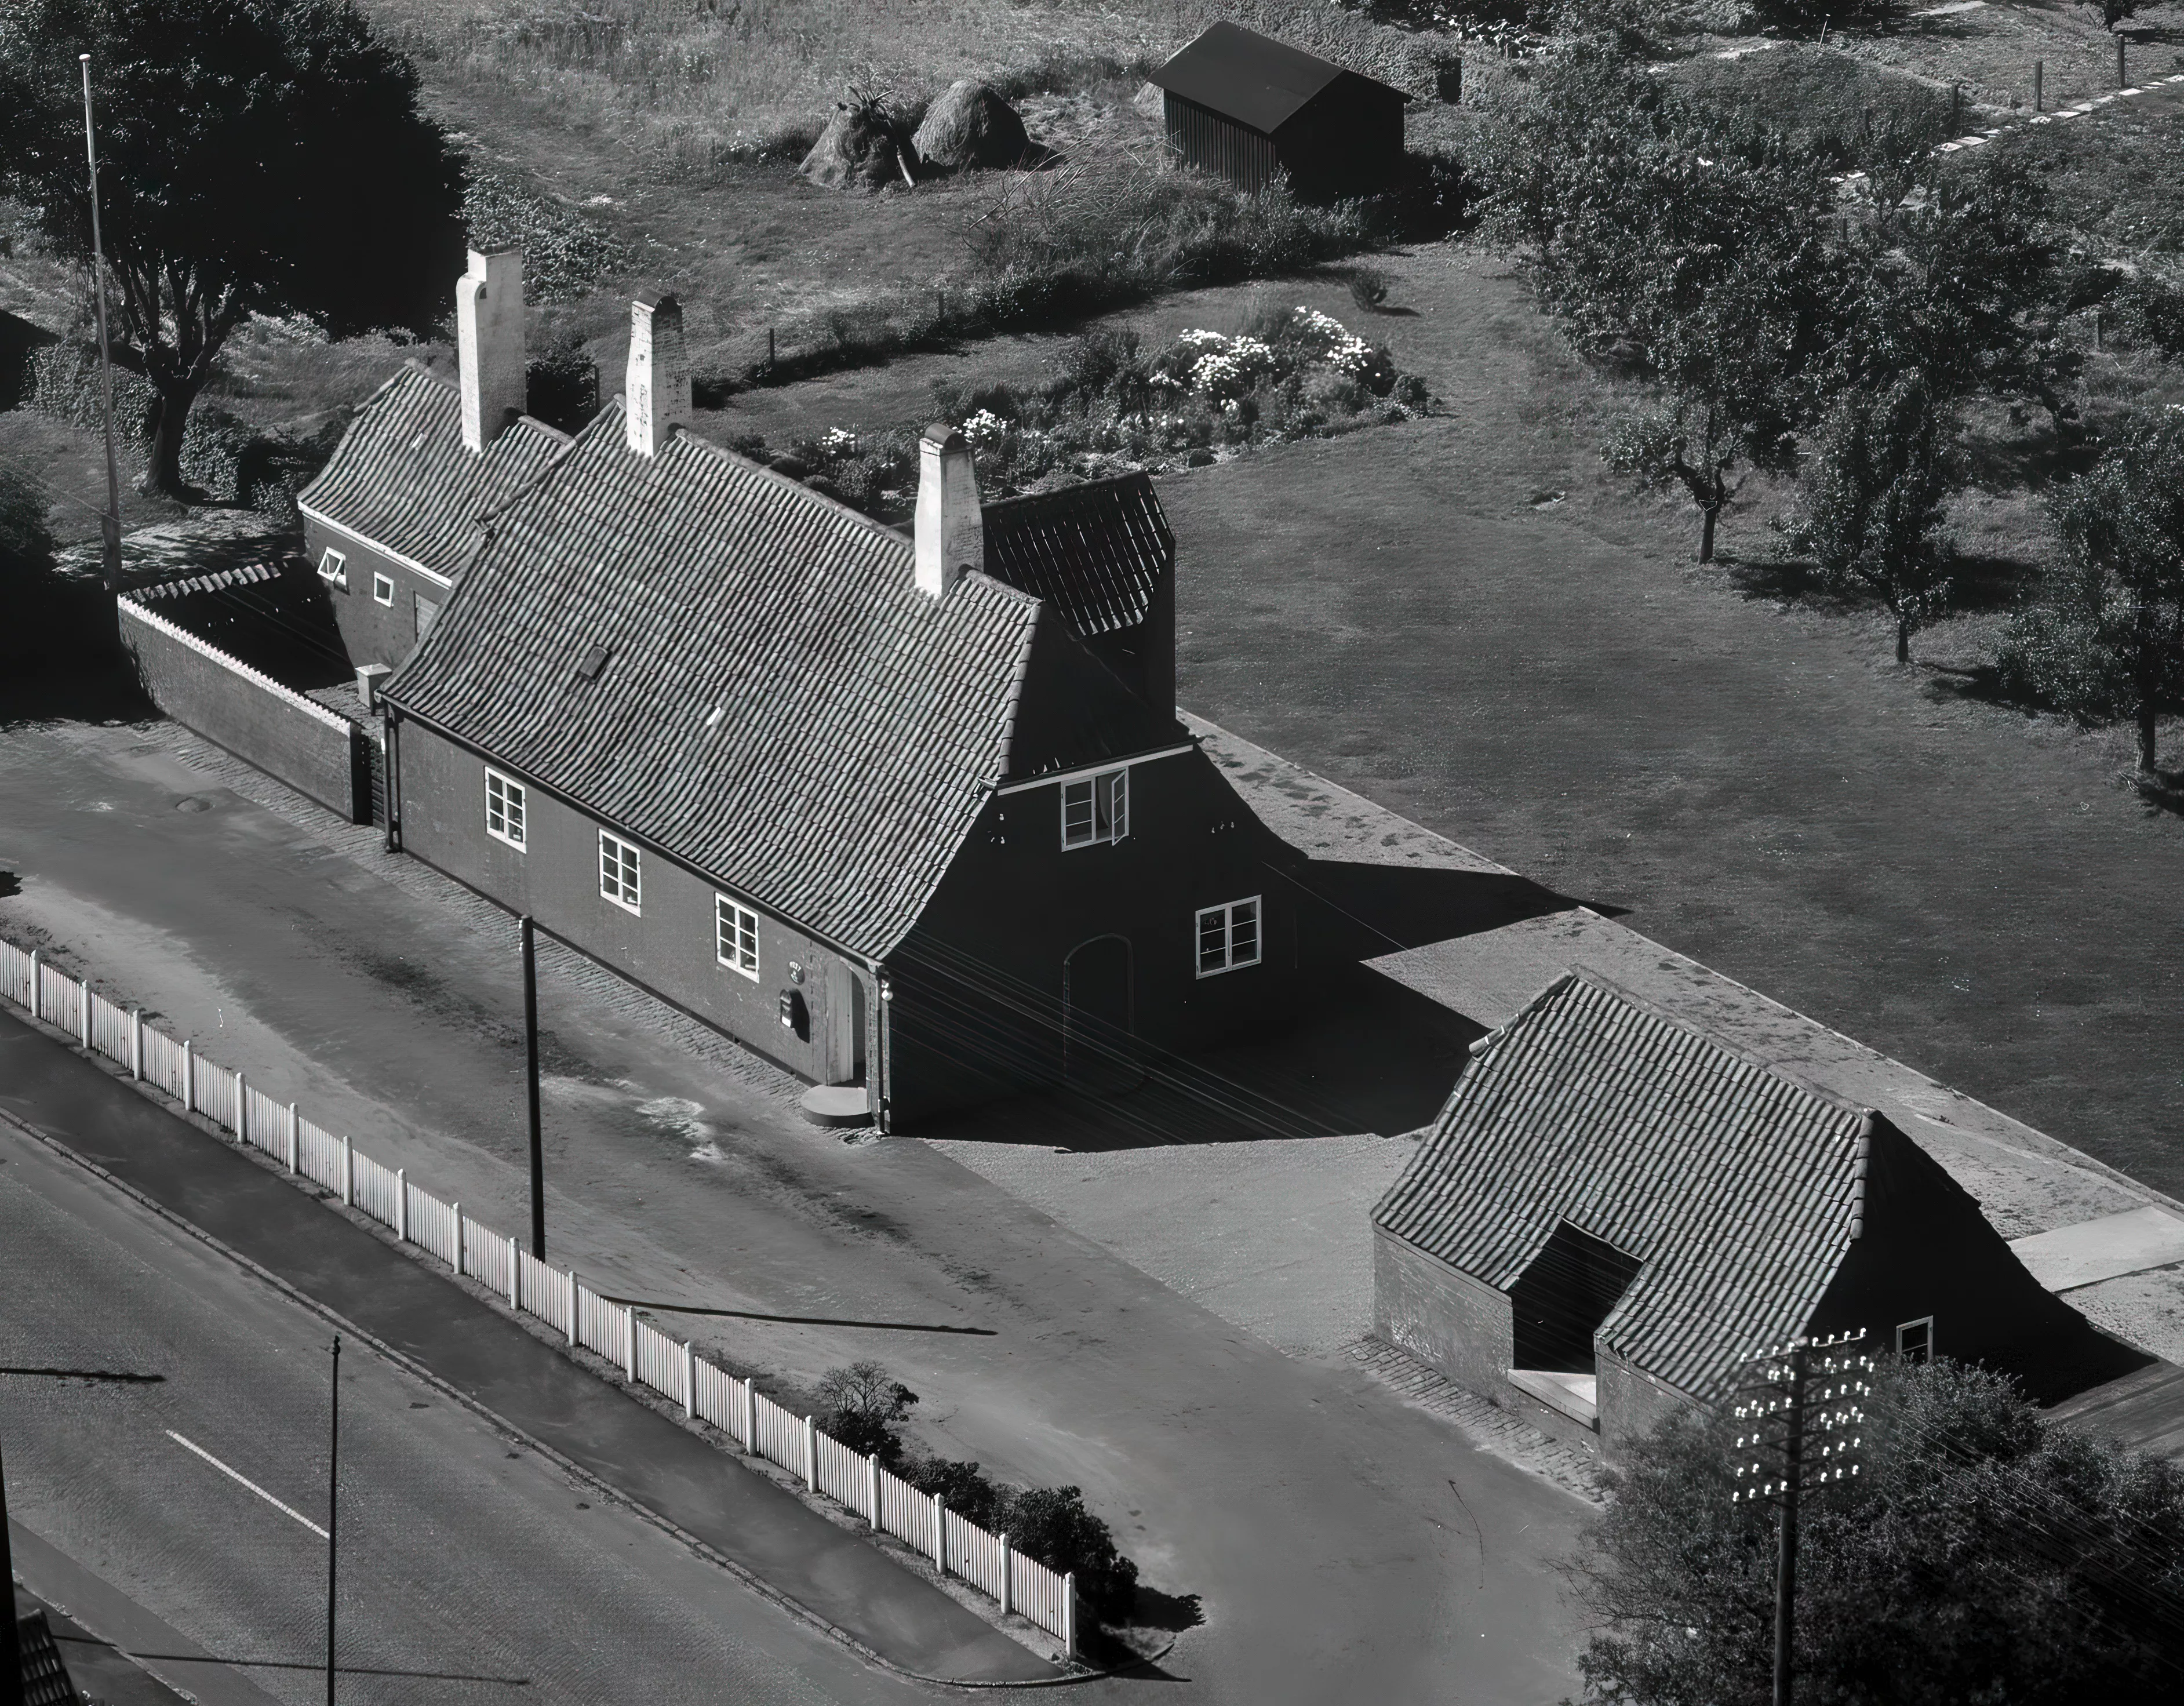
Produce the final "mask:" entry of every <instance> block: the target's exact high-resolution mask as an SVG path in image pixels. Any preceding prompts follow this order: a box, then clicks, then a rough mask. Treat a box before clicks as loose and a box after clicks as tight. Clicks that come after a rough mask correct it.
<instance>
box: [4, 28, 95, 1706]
mask: <svg viewBox="0 0 2184 1706" xmlns="http://www.w3.org/2000/svg"><path fill="white" fill-rule="evenodd" d="M76 63H77V64H79V65H81V67H82V68H83V153H84V159H85V160H86V162H87V163H88V164H89V166H90V168H91V281H92V291H91V294H92V302H93V303H95V304H97V309H98V371H99V376H100V378H101V379H102V380H103V382H104V384H105V387H106V513H105V515H103V516H101V517H100V518H99V533H100V536H101V538H102V539H103V543H104V545H105V558H106V589H107V591H109V592H110V593H118V592H120V590H121V469H120V465H119V464H118V463H117V462H116V461H115V460H114V351H113V348H112V347H111V346H110V345H109V343H108V341H107V335H106V242H105V239H104V237H103V236H102V235H101V233H100V231H99V225H98V132H97V128H96V127H95V126H94V125H93V124H92V114H91V55H90V54H88V53H79V54H77V55H76ZM8 1638H9V1639H10V1640H11V1641H12V1640H13V1639H14V1636H13V1634H12V1633H11V1634H10V1636H9V1637H8ZM18 1686H20V1684H19V1685H18Z"/></svg>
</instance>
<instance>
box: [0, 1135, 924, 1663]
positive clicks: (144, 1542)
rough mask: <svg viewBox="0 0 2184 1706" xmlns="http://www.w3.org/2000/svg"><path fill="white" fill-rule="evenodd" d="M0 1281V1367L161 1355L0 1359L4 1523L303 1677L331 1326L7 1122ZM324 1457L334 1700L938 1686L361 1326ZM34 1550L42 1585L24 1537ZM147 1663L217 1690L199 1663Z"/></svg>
mask: <svg viewBox="0 0 2184 1706" xmlns="http://www.w3.org/2000/svg"><path fill="white" fill-rule="evenodd" d="M0 1296H5V1297H6V1299H7V1304H6V1308H5V1313H4V1316H0V1368H4V1369H25V1368H35V1369H85V1370H91V1371H96V1372H101V1373H106V1374H126V1375H133V1376H155V1377H157V1378H156V1379H146V1380H54V1379H51V1378H26V1377H24V1376H21V1375H11V1374H4V1373H0V1430H4V1437H5V1441H6V1450H7V1468H8V1494H9V1498H10V1503H11V1508H12V1510H13V1512H14V1516H15V1518H16V1519H18V1521H20V1523H21V1524H22V1525H24V1526H25V1527H26V1528H28V1529H30V1530H32V1531H33V1532H34V1533H35V1534H36V1535H37V1536H42V1537H43V1538H44V1539H45V1540H46V1541H47V1542H51V1543H52V1544H53V1546H55V1547H58V1549H59V1550H60V1551H61V1552H63V1553H65V1554H67V1555H68V1556H69V1557H70V1558H73V1559H75V1561H76V1562H78V1563H79V1564H81V1565H82V1566H83V1567H84V1568H85V1569H88V1570H90V1571H91V1572H92V1574H93V1575H96V1576H97V1577H98V1578H99V1579H100V1580H101V1581H103V1583H105V1584H106V1585H108V1586H109V1587H110V1588H111V1589H113V1590H114V1591H116V1592H119V1593H121V1594H124V1595H126V1596H127V1597H129V1598H130V1599H131V1600H133V1601H134V1602H136V1603H137V1604H139V1605H141V1606H142V1607H143V1608H147V1609H148V1611H149V1612H151V1613H152V1614H153V1615H155V1616H156V1617H158V1618H159V1619H162V1620H164V1621H165V1622H166V1623H167V1624H168V1625H170V1627H171V1628H173V1629H174V1630H176V1631H181V1633H182V1634H183V1635H185V1636H187V1637H188V1638H189V1640H191V1641H192V1642H195V1643H197V1644H198V1646H199V1647H202V1648H203V1649H204V1650H205V1651H206V1652H208V1653H210V1654H212V1655H213V1656H214V1658H216V1659H220V1660H222V1661H225V1663H226V1666H227V1667H229V1669H230V1670H231V1671H240V1673H241V1674H242V1675H243V1676H244V1677H245V1678H247V1679H248V1682H249V1683H250V1684H252V1685H254V1687H255V1689H257V1690H261V1691H263V1695H264V1696H270V1698H274V1699H278V1700H283V1701H291V1702H296V1703H302V1702H304V1701H307V1700H317V1699H320V1698H323V1693H322V1690H323V1686H324V1682H323V1673H322V1672H321V1671H320V1670H318V1669H317V1667H318V1666H319V1665H320V1664H321V1663H322V1661H323V1653H324V1647H323V1639H324V1617H325V1599H324V1584H325V1572H326V1549H325V1543H324V1542H323V1541H322V1540H320V1537H319V1536H318V1535H317V1534H315V1533H314V1532H313V1531H312V1530H311V1529H310V1528H309V1527H308V1526H306V1524H307V1523H312V1524H317V1525H320V1526H323V1525H324V1524H325V1521H326V1510H327V1503H326V1406H327V1374H328V1367H329V1359H328V1357H327V1354H326V1352H327V1342H328V1340H329V1337H330V1330H329V1329H328V1328H327V1326H326V1324H325V1323H324V1322H323V1321H322V1320H320V1319H319V1318H318V1317H317V1316H316V1315H315V1314H313V1313H310V1312H309V1311H307V1310H305V1309H304V1308H303V1307H300V1306H299V1305H298V1304H296V1303H294V1302H291V1301H290V1300H289V1299H287V1297H285V1296H282V1295H281V1293H279V1292H278V1291H275V1290H274V1289H273V1288H272V1287H270V1286H268V1285H265V1284H264V1283H263V1282H262V1281H260V1280H257V1279H256V1278H254V1277H253V1276H252V1275H250V1274H248V1273H247V1272H246V1271H244V1270H242V1269H241V1268H237V1266H235V1265H234V1264H233V1263H231V1262H229V1261H228V1260H227V1259H226V1258H225V1257H222V1256H220V1254H218V1253H217V1252H214V1251H213V1250H211V1249H210V1248H209V1246H205V1245H204V1244H203V1243H201V1242H200V1241H199V1240H196V1239H195V1238H192V1237H190V1236H188V1235H185V1234H182V1233H180V1232H178V1231H177V1230H175V1229H174V1228H172V1227H171V1226H170V1225H169V1224H166V1223H165V1222H164V1221H162V1220H161V1219H159V1218H158V1217H157V1216H154V1215H153V1214H151V1213H148V1211H146V1210H144V1209H142V1207H138V1206H137V1205H136V1204H135V1203H134V1202H132V1201H130V1200H129V1199H128V1198H126V1197H125V1196H123V1195H122V1194H120V1192H118V1191H115V1190H112V1189H111V1188H110V1187H109V1186H108V1185H105V1184H104V1183H103V1181H100V1180H98V1179H96V1178H94V1177H93V1176H92V1175H91V1174H86V1173H85V1172H83V1171H82V1170H81V1169H80V1168H76V1167H75V1166H74V1165H73V1164H71V1163H70V1162H66V1161H64V1160H62V1159H60V1158H59V1157H57V1156H55V1155H54V1154H53V1151H50V1150H48V1149H47V1148H46V1147H45V1146H43V1145H42V1144H39V1143H37V1142H36V1141H34V1140H30V1139H27V1138H25V1137H23V1136H22V1135H20V1134H19V1133H17V1132H15V1131H14V1130H13V1129H10V1128H8V1127H5V1126H0ZM176 1436H180V1439H178V1438H177V1437H176ZM181 1440H187V1441H189V1442H190V1443H191V1445H193V1446H195V1447H198V1451H195V1452H193V1451H192V1450H191V1449H189V1448H188V1447H186V1446H184V1445H183V1444H182V1443H181ZM199 1452H203V1453H208V1454H209V1456H210V1457H211V1458H217V1459H219V1461H220V1463H222V1464H225V1465H226V1466H227V1468H228V1469H231V1470H232V1471H234V1475H239V1476H242V1477H243V1478H245V1479H247V1480H249V1481H252V1482H253V1483H255V1485H256V1487H257V1488H258V1489H259V1490H261V1491H253V1490H251V1489H250V1488H248V1487H245V1486H242V1485H241V1484H240V1483H239V1482H238V1480H236V1479H235V1478H234V1477H233V1476H231V1475H229V1474H227V1473H224V1472H223V1470H222V1469H220V1468H219V1467H216V1466H215V1465H214V1463H211V1462H209V1461H208V1459H207V1457H206V1456H203V1455H200V1454H199ZM342 1463H343V1499H342V1507H341V1523H340V1532H341V1591H340V1595H339V1613H340V1620H341V1634H340V1645H339V1653H340V1669H341V1672H342V1675H341V1679H340V1691H341V1692H340V1698H341V1699H342V1700H343V1702H344V1703H349V1706H367V1703H371V1702H388V1703H393V1702H403V1703H409V1706H415V1703H431V1706H442V1703H446V1706H454V1703H458V1702H460V1703H471V1702H475V1703H480V1706H483V1703H493V1706H509V1703H515V1702H526V1701H538V1702H543V1701H549V1700H565V1701H569V1702H571V1703H584V1706H593V1703H603V1702H612V1701H630V1702H637V1701H645V1702H655V1701H662V1700H673V1701H693V1702H696V1701H722V1702H728V1701H733V1702H738V1703H741V1702H767V1703H774V1702H778V1703H783V1706H788V1703H796V1706H805V1703H813V1706H816V1703H822V1702H827V1701H835V1702H843V1703H863V1702H875V1703H877V1702H901V1701H910V1700H917V1699H927V1698H933V1697H934V1694H935V1693H936V1692H937V1691H931V1690H927V1689H924V1688H922V1687H920V1686H917V1685H914V1684H910V1683H906V1682H904V1681H900V1679H897V1678H894V1677H892V1676H889V1675H886V1674H884V1673H883V1672H880V1671H877V1670H873V1669H872V1668H870V1667H867V1666H866V1665H865V1664H862V1663H861V1662H860V1661H859V1660H857V1659H855V1657H853V1656H852V1655H851V1654H850V1653H848V1652H847V1651H846V1650H844V1648H842V1647H839V1646H838V1645H836V1644H835V1643H833V1642H831V1641H829V1640H827V1638H826V1637H825V1636H822V1635H820V1634H819V1633H817V1632H816V1631H812V1630H811V1629H809V1628H808V1627H807V1626H805V1625H802V1624H801V1623H799V1622H798V1621H796V1620H793V1619H792V1618H791V1617H790V1616H789V1615H788V1614H787V1613H785V1612H783V1611H782V1610H781V1609H779V1608H777V1607H776V1606H774V1605H772V1603H768V1602H766V1601H765V1600H763V1599H760V1598H759V1597H756V1596H755V1595H753V1594H752V1593H750V1592H749V1591H748V1590H747V1589H745V1588H744V1587H743V1586H741V1585H740V1584H739V1583H738V1582H737V1581H735V1580H734V1579H733V1577H731V1576H730V1575H727V1573H726V1572H725V1571H722V1570H721V1569H718V1568H717V1567H716V1566H714V1565H711V1564H707V1563H705V1562H704V1561H703V1560H701V1559H699V1558H697V1557H695V1556H694V1554H693V1553H690V1552H689V1551H688V1549H687V1548H685V1547H682V1545H681V1544H680V1543H678V1542H675V1541H674V1540H672V1539H671V1538H670V1537H668V1536H666V1535H664V1534H663V1533H661V1532H660V1530H658V1529H657V1528H655V1527H654V1526H652V1525H649V1524H648V1523H646V1522H644V1521H643V1520H642V1519H639V1518H638V1517H637V1516H635V1515H634V1514H631V1513H629V1512H627V1511H626V1510H624V1509H622V1508H619V1507H617V1506H615V1505H613V1504H611V1503H607V1502H604V1501H602V1500H599V1499H598V1498H596V1497H593V1496H592V1495H590V1494H589V1493H588V1492H587V1491H584V1490H582V1488H579V1487H577V1486H572V1485H571V1482H570V1481H569V1480H566V1479H565V1477H564V1476H563V1475H561V1473H560V1471H559V1470H558V1469H555V1468H554V1466H553V1465H552V1464H551V1463H548V1462H545V1461H543V1460H542V1459H541V1458H538V1456H537V1455H536V1454H535V1453H533V1452H530V1451H527V1450H524V1449H521V1448H520V1447H516V1446H515V1445H514V1444H512V1443H511V1442H510V1441H509V1440H508V1439H506V1438H505V1437H504V1436H502V1435H501V1433H500V1432H499V1430H496V1429H494V1428H493V1426H491V1425H490V1424H487V1423H486V1422H484V1421H482V1420H481V1419H479V1418H478V1417H477V1416H476V1413H474V1412H472V1411H471V1410H469V1409H467V1408H464V1407H462V1406H460V1405H457V1404H454V1403H452V1402H449V1401H448V1399H447V1398H445V1397H443V1395H442V1394H441V1393H440V1392H439V1391H437V1390H436V1389H434V1388H432V1387H430V1386H427V1385H424V1384H422V1383H421V1382H420V1381H418V1380H415V1378H413V1377H412V1376H410V1375H409V1374H406V1373H405V1372H404V1371H403V1370H402V1369H399V1368H398V1367H397V1366H395V1365H393V1364H391V1363H387V1362H386V1361H384V1360H383V1359H382V1358H378V1357H376V1356H375V1355H373V1354H372V1353H371V1352H370V1350H369V1349H368V1348H366V1347H365V1346H361V1345H359V1344H355V1343H351V1344H349V1345H348V1346H345V1347H344V1351H343V1357H342ZM276 1500H277V1501H279V1503H280V1504H281V1505H285V1506H287V1508H288V1509H287V1511H283V1510H282V1509H281V1508H279V1507H278V1506H276V1503H274V1502H273V1501H276ZM25 1575H26V1577H28V1578H30V1579H31V1580H32V1581H33V1583H34V1585H36V1559H35V1558H25ZM76 1609H77V1610H78V1612H79V1614H80V1615H83V1616H85V1617H86V1618H87V1619H89V1620H91V1621H92V1626H93V1627H94V1629H96V1628H97V1614H96V1611H95V1609H93V1608H81V1607H78V1608H76ZM99 1632H102V1633H103V1632H104V1631H99ZM152 1668H153V1669H154V1670H159V1671H162V1672H164V1674H165V1675H167V1677H168V1680H170V1681H173V1682H174V1683H175V1684H176V1685H177V1686H181V1687H184V1688H189V1689H192V1692H198V1693H199V1694H201V1695H202V1696H203V1698H206V1699H207V1700H211V1699H214V1698H223V1697H222V1696H221V1694H220V1689H219V1687H218V1686H217V1682H218V1678H217V1676H216V1675H211V1674H209V1672H208V1670H207V1668H206V1667H204V1666H202V1665H193V1664H190V1663H188V1662H183V1661H176V1660H175V1659H172V1658H169V1659H164V1660H162V1659H155V1660H153V1667H152ZM208 1685H213V1686H208ZM224 1698H237V1697H236V1696H233V1695H229V1696H226V1697H224Z"/></svg>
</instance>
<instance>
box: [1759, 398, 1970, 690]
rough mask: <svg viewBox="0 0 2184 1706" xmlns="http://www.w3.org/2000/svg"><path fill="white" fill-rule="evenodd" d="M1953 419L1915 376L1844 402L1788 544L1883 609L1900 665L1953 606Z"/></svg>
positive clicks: (1822, 443) (1832, 420) (1823, 439)
mask: <svg viewBox="0 0 2184 1706" xmlns="http://www.w3.org/2000/svg"><path fill="white" fill-rule="evenodd" d="M1952 426H1953V421H1951V419H1950V415H1949V412H1948V410H1946V409H1945V408H1943V407H1942V405H1941V404H1939V403H1938V402H1937V401H1936V399H1935V397H1934V393H1933V389H1932V387H1931V386H1929V385H1928V384H1927V382H1926V379H1925V375H1924V374H1922V373H1920V372H1919V371H1916V370H1915V369H1914V371H1911V372H1910V373H1908V374H1906V375H1905V376H1903V378H1901V379H1899V380H1898V381H1897V382H1896V383H1895V384H1894V385H1892V386H1891V387H1888V388H1887V389H1886V391H1882V392H1879V393H1875V392H1868V391H1853V392H1851V393H1847V394H1846V395H1845V396H1843V397H1841V399H1838V400H1837V401H1836V405H1835V407H1834V408H1833V409H1832V410H1830V412H1829V415H1828V418H1827V421H1826V423H1825V426H1823V427H1822V429H1821V432H1820V435H1819V443H1818V445H1817V446H1816V450H1817V454H1816V455H1815V456H1814V465H1813V467H1812V469H1811V471H1809V472H1808V475H1807V477H1806V481H1805V488H1804V493H1803V499H1802V504H1801V505H1800V508H1799V510H1798V513H1797V516H1795V518H1794V519H1793V520H1792V521H1791V526H1790V528H1789V530H1788V531H1789V534H1790V537H1791V540H1792V542H1793V543H1794V544H1797V546H1798V547H1799V548H1801V549H1804V550H1807V551H1809V552H1810V553H1811V554H1812V555H1813V556H1814V560H1816V561H1817V562H1818V564H1819V571H1820V577H1821V578H1822V580H1823V581H1824V582H1825V583H1826V584H1827V585H1828V586H1829V588H1830V589H1832V590H1834V591H1836V592H1837V593H1847V594H1864V595H1869V596H1871V597H1874V598H1877V599H1880V602H1881V604H1882V605H1884V606H1885V607H1886V609H1887V611H1888V613H1889V615H1890V616H1893V617H1894V618H1895V619H1896V661H1897V662H1898V663H1908V662H1909V661H1911V635H1912V633H1913V632H1914V630H1916V629H1917V628H1919V627H1921V626H1922V625H1923V624H1925V622H1928V621H1930V620H1931V618H1932V617H1933V616H1935V615H1936V614H1937V613H1938V612H1939V611H1940V610H1942V608H1943V607H1944V606H1945V605H1947V601H1948V596H1949V564H1950V559H1951V556H1952V552H1951V550H1950V548H1949V545H1948V543H1947V540H1946V539H1944V538H1942V533H1941V527H1942V512H1943V510H1946V509H1947V506H1948V501H1949V496H1950V493H1952V492H1953V491H1954V490H1955V489H1956V487H1957V484H1958V469H1957V464H1956V459H1955V458H1954V457H1953V455H1952V454H1950V446H1949V443H1948V440H1949V436H1950V432H1951V429H1952Z"/></svg>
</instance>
